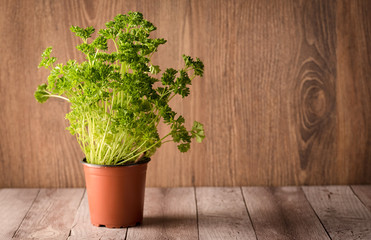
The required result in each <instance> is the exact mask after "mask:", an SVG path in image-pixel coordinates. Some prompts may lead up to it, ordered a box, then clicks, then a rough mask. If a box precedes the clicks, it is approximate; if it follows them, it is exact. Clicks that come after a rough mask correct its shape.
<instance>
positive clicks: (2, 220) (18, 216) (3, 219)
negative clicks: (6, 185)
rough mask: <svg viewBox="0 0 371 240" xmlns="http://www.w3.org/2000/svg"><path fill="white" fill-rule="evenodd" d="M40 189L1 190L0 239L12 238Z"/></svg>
mask: <svg viewBox="0 0 371 240" xmlns="http://www.w3.org/2000/svg"><path fill="white" fill-rule="evenodd" d="M38 193H39V189H1V190H0V239H10V238H12V237H13V235H14V233H15V232H16V231H17V229H18V227H19V225H20V224H21V223H22V221H23V219H24V217H25V215H26V214H27V212H28V210H29V209H30V207H31V205H32V203H33V201H34V200H35V198H36V196H37V194H38Z"/></svg>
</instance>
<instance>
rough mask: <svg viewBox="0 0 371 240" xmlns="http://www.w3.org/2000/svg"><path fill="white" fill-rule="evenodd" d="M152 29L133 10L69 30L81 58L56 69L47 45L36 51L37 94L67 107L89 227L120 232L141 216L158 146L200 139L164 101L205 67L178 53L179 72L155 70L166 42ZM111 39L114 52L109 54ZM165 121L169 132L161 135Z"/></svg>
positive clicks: (199, 129)
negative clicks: (100, 25)
mask: <svg viewBox="0 0 371 240" xmlns="http://www.w3.org/2000/svg"><path fill="white" fill-rule="evenodd" d="M154 30H156V27H155V26H154V25H153V24H152V23H150V22H149V21H147V20H145V19H143V15H142V14H141V13H139V12H129V13H128V14H126V15H121V14H120V15H117V16H116V17H115V18H114V20H113V21H109V22H107V23H106V28H104V29H101V30H99V31H98V34H96V37H95V39H91V38H92V37H91V36H92V35H93V34H94V32H95V29H94V28H93V27H87V28H81V27H77V26H72V27H71V31H72V32H74V33H75V34H76V36H78V37H80V38H81V39H82V43H81V44H80V45H78V46H77V49H78V50H80V51H81V52H82V53H84V54H85V56H86V60H85V61H83V62H81V63H79V62H77V61H76V60H69V61H68V62H67V63H65V64H62V63H58V64H56V58H55V57H52V56H51V51H52V48H51V47H49V48H47V49H46V50H45V51H44V52H43V54H42V61H41V63H40V65H39V67H45V68H46V69H48V70H50V75H49V77H48V82H47V84H41V85H40V86H38V88H37V90H36V92H35V97H36V99H37V100H38V101H39V102H41V103H43V102H45V101H46V100H48V99H49V98H51V97H52V98H60V99H63V100H66V101H68V102H69V103H70V112H69V113H67V115H66V118H67V119H68V120H69V123H70V125H69V127H68V130H69V131H70V133H71V134H73V135H75V136H76V138H77V141H78V142H79V144H80V147H81V149H82V151H83V152H84V154H85V159H84V160H83V166H84V171H85V180H86V187H87V193H88V199H89V208H90V215H91V221H92V224H93V225H98V226H99V225H105V226H107V227H126V226H133V225H136V224H137V223H140V222H141V221H142V218H143V200H144V186H145V176H146V169H147V163H148V162H149V160H150V157H151V156H152V155H153V154H154V153H155V151H156V149H157V148H158V147H160V146H161V145H162V144H164V143H166V142H169V141H173V142H175V143H177V144H178V149H179V150H180V151H181V152H186V151H188V149H189V148H190V143H191V140H192V139H196V140H197V141H198V142H201V141H202V140H203V138H204V137H205V136H204V130H203V125H202V124H201V123H199V122H196V121H195V122H194V124H193V127H192V129H191V130H187V128H186V127H185V125H184V124H185V119H184V118H183V117H182V116H181V115H178V114H177V113H176V112H174V111H173V110H172V109H171V107H170V105H169V102H170V101H171V100H172V99H173V97H174V96H176V95H180V96H181V97H182V98H184V97H186V96H188V95H189V93H190V89H189V85H190V84H191V83H192V80H193V79H194V78H195V77H196V76H202V74H203V68H204V65H203V63H202V62H201V61H200V60H199V59H198V58H197V59H196V60H193V59H192V58H191V57H189V56H186V55H183V59H184V63H185V65H184V67H183V68H182V69H180V70H175V69H173V68H169V69H166V70H165V71H163V72H161V70H160V67H159V66H156V65H153V64H152V63H151V57H152V55H153V54H154V53H155V52H156V51H157V49H158V47H159V46H160V45H162V44H164V43H166V40H164V39H162V38H150V33H151V32H152V31H154ZM109 42H111V43H110V44H111V46H112V48H113V49H109V47H108V46H109V45H108V43H109ZM161 121H162V122H164V123H165V124H167V125H168V126H169V129H170V130H169V133H168V134H166V135H165V136H159V133H158V129H157V127H158V125H159V123H160V122H161Z"/></svg>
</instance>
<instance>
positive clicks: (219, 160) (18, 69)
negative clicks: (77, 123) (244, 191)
mask: <svg viewBox="0 0 371 240" xmlns="http://www.w3.org/2000/svg"><path fill="white" fill-rule="evenodd" d="M129 10H132V11H141V12H142V13H143V14H144V16H145V17H146V18H147V19H148V20H150V21H151V22H153V23H154V24H155V26H157V27H158V30H157V31H156V33H155V35H154V36H157V37H164V38H165V39H167V40H168V43H167V44H166V45H164V46H162V47H161V48H160V49H159V52H158V54H157V56H156V57H155V61H156V62H157V63H160V64H161V66H162V69H165V67H178V66H180V64H181V54H183V53H185V54H190V55H193V56H197V57H200V58H201V59H202V60H203V61H204V64H205V66H206V67H205V76H204V78H203V79H197V80H196V81H195V82H194V84H193V87H192V90H191V95H190V97H189V98H188V99H186V100H185V101H184V102H180V101H179V99H176V100H175V101H174V102H173V106H174V108H175V109H176V110H177V111H179V112H181V113H182V114H183V115H184V116H185V117H186V119H187V120H188V123H189V124H190V125H191V123H192V122H193V120H198V121H200V122H202V123H204V125H205V130H206V135H207V137H206V139H205V141H204V143H202V144H197V143H195V144H192V149H191V151H190V152H188V153H186V154H181V153H179V152H177V149H176V147H175V145H174V144H171V143H169V144H168V145H165V146H163V147H162V148H161V149H159V150H158V152H157V153H156V155H155V156H154V157H153V160H152V161H151V163H150V164H149V169H148V174H147V176H148V178H147V186H161V187H165V186H166V187H173V186H192V185H196V186H235V185H269V186H271V185H274V186H277V185H302V184H363V183H371V1H368V0H364V1H361V0H354V1H350V0H348V1H345V0H344V1H340V0H339V1H333V0H327V1H326V0H318V1H294V0H292V1H289V0H287V1H268V0H255V1H252V0H251V1H250V0H249V1H247V0H235V1H227V0H225V1H222V0H219V1H218V0H188V1H187V0H176V1H174V0H167V1H155V0H142V1H134V0H130V1H118V0H117V1H98V0H96V1H91V0H89V1H77V0H65V1H56V0H44V1H39V0H28V1H21V0H0V51H1V55H0V107H1V111H0V113H1V114H0V123H1V124H0V187H81V186H84V179H83V172H82V167H81V166H80V162H79V161H80V160H81V159H82V157H83V155H82V152H81V151H80V149H79V147H78V144H77V142H76V141H75V138H74V137H73V136H70V135H69V133H68V132H67V130H65V127H66V126H67V122H66V120H65V119H64V115H65V113H66V112H67V111H68V109H69V106H68V104H67V103H65V102H63V101H59V100H52V101H48V102H47V103H45V104H38V103H37V102H36V100H34V97H33V93H34V90H35V89H36V87H37V85H38V84H40V83H42V82H44V81H46V76H47V72H46V71H45V70H41V69H40V70H38V69H37V65H38V63H39V60H40V55H41V52H42V51H43V50H44V49H45V48H46V47H48V46H53V47H54V54H55V56H57V57H58V58H59V61H66V60H67V59H69V58H76V59H81V55H80V54H79V53H78V51H77V50H75V47H74V46H75V45H76V44H78V43H79V39H77V38H76V37H74V36H73V34H72V33H70V31H69V30H68V29H69V27H70V26H71V25H79V26H90V25H93V26H95V27H96V28H101V27H103V24H104V23H105V22H106V21H108V20H111V19H112V18H113V17H114V16H115V15H116V14H118V13H126V12H127V11H129ZM161 132H164V129H162V130H161Z"/></svg>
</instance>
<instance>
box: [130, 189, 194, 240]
mask: <svg viewBox="0 0 371 240" xmlns="http://www.w3.org/2000/svg"><path fill="white" fill-rule="evenodd" d="M143 217H144V219H143V224H142V225H141V226H139V227H135V228H129V229H128V234H127V238H126V239H127V240H131V239H133V240H134V239H135V240H136V239H143V240H145V239H158V240H160V239H198V231H197V212H196V202H195V193H194V188H165V189H163V188H147V189H146V195H145V203H144V216H143Z"/></svg>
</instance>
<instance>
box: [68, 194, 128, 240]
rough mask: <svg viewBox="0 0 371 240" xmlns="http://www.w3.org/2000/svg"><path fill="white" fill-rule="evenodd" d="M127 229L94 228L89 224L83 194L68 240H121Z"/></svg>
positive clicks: (86, 200)
mask: <svg viewBox="0 0 371 240" xmlns="http://www.w3.org/2000/svg"><path fill="white" fill-rule="evenodd" d="M126 234H127V228H103V227H95V226H93V225H92V224H91V222H90V214H89V203H88V195H87V193H86V192H85V194H84V197H83V199H82V201H81V204H80V206H79V208H78V209H77V212H76V215H75V219H74V221H73V224H72V228H71V231H70V234H69V237H68V240H80V239H81V240H100V239H101V240H116V239H117V240H123V239H126Z"/></svg>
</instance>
